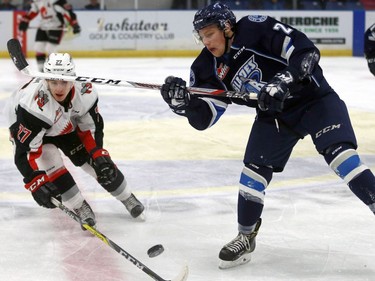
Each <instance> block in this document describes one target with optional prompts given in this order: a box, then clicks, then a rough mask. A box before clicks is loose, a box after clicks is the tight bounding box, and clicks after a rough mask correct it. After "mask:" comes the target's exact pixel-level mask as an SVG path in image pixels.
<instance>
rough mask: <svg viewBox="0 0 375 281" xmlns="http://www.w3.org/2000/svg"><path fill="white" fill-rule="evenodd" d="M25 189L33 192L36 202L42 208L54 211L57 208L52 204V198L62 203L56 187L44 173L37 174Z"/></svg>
mask: <svg viewBox="0 0 375 281" xmlns="http://www.w3.org/2000/svg"><path fill="white" fill-rule="evenodd" d="M25 188H26V189H27V190H29V191H31V194H32V196H33V198H34V200H35V201H36V202H37V203H38V204H39V205H40V206H42V207H45V208H49V209H53V208H56V206H55V205H54V204H52V202H51V197H54V198H56V199H57V200H59V201H60V202H61V194H60V193H59V191H58V189H57V187H56V185H54V184H53V183H52V182H50V181H49V179H48V176H47V175H46V174H45V173H44V172H36V176H35V177H34V178H33V179H32V180H31V181H29V182H28V183H26V184H25Z"/></svg>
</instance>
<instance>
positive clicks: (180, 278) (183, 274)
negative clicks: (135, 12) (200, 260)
mask: <svg viewBox="0 0 375 281" xmlns="http://www.w3.org/2000/svg"><path fill="white" fill-rule="evenodd" d="M188 275H189V268H188V266H187V265H185V266H184V267H183V268H182V270H181V271H180V273H179V274H178V275H177V276H176V277H175V278H173V279H172V280H171V281H185V280H187V278H188Z"/></svg>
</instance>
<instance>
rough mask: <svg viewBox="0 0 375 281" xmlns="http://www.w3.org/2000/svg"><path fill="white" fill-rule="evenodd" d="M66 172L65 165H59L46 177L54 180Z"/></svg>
mask: <svg viewBox="0 0 375 281" xmlns="http://www.w3.org/2000/svg"><path fill="white" fill-rule="evenodd" d="M66 173H68V170H67V169H66V168H65V167H61V168H60V169H58V170H56V171H54V172H53V173H52V174H50V175H48V177H49V180H50V181H52V182H54V181H55V180H57V179H58V178H59V177H61V176H63V175H65V174H66Z"/></svg>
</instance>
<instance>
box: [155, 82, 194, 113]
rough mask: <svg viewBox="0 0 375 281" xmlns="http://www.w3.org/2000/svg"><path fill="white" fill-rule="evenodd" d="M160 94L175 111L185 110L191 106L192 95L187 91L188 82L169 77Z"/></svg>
mask: <svg viewBox="0 0 375 281" xmlns="http://www.w3.org/2000/svg"><path fill="white" fill-rule="evenodd" d="M160 93H161V95H162V97H163V99H164V101H165V102H166V103H167V104H168V105H169V106H170V108H172V110H173V111H181V110H184V109H185V108H186V107H187V106H188V105H189V102H190V94H189V92H188V91H187V89H186V81H184V80H183V79H181V78H178V77H173V76H168V77H167V78H166V79H165V82H164V84H163V85H162V87H161V90H160Z"/></svg>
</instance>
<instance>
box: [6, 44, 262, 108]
mask: <svg viewBox="0 0 375 281" xmlns="http://www.w3.org/2000/svg"><path fill="white" fill-rule="evenodd" d="M7 46H8V52H9V55H10V57H11V59H12V60H13V63H14V64H15V66H16V67H17V68H18V70H19V71H21V72H22V73H23V74H25V75H27V76H30V77H35V78H42V79H50V80H63V81H71V82H89V83H94V84H100V85H109V86H122V87H132V88H140V89H150V90H160V89H161V85H160V84H150V83H141V82H132V81H124V80H119V79H113V78H109V79H106V78H99V77H88V76H65V75H59V74H52V73H43V72H37V71H35V72H34V71H32V70H31V69H30V67H29V64H28V62H27V61H26V58H25V56H24V54H23V53H22V49H21V44H20V42H19V41H18V40H17V39H15V38H13V39H10V40H9V41H8V43H7ZM187 90H188V91H189V93H190V94H193V95H203V96H219V97H229V98H237V99H243V100H245V101H248V100H256V99H257V93H240V92H236V91H227V90H220V89H207V88H197V87H188V88H187Z"/></svg>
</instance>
